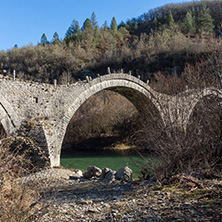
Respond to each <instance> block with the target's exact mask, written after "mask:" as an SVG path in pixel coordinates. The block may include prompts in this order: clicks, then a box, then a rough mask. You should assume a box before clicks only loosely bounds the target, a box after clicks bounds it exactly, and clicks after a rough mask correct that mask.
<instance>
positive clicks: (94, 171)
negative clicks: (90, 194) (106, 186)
mask: <svg viewBox="0 0 222 222" xmlns="http://www.w3.org/2000/svg"><path fill="white" fill-rule="evenodd" d="M101 173H102V170H101V169H100V168H98V167H96V166H89V167H88V168H87V172H85V173H84V174H83V177H84V178H86V179H90V178H92V177H100V176H101Z"/></svg>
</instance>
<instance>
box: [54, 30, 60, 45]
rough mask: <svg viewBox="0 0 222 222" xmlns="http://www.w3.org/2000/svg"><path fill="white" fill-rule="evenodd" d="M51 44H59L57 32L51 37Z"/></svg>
mask: <svg viewBox="0 0 222 222" xmlns="http://www.w3.org/2000/svg"><path fill="white" fill-rule="evenodd" d="M52 43H53V44H59V43H60V40H59V34H58V33H57V32H55V33H54V35H53V38H52Z"/></svg>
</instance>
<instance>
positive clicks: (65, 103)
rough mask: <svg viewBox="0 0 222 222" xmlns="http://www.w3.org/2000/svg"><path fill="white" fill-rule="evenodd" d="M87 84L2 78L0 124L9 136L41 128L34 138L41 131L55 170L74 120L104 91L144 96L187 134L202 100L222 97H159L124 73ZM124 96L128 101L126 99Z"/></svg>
mask: <svg viewBox="0 0 222 222" xmlns="http://www.w3.org/2000/svg"><path fill="white" fill-rule="evenodd" d="M87 80H88V81H82V82H81V81H79V82H76V83H74V84H71V85H50V84H44V83H37V82H30V81H23V80H17V79H15V80H13V79H10V78H6V77H3V76H1V78H0V121H1V123H2V125H3V127H4V130H5V132H6V133H7V135H13V134H16V133H17V132H18V130H19V128H20V127H21V124H22V122H23V121H31V122H33V123H35V124H36V126H38V127H36V131H35V130H32V133H31V134H32V135H33V136H35V133H36V137H38V132H39V128H41V131H42V132H43V134H44V137H45V147H46V148H47V149H48V152H49V157H50V161H51V166H52V167H53V166H59V165H60V153H61V146H62V142H63V139H64V135H65V132H66V129H67V126H68V124H69V122H70V120H71V118H72V116H73V115H74V114H75V112H76V111H77V110H78V108H79V107H80V106H81V105H82V104H83V103H84V102H85V101H86V100H87V99H88V98H89V97H90V96H92V95H93V94H95V93H97V92H99V91H101V90H105V89H110V90H114V91H117V92H119V93H121V90H122V89H129V90H132V92H133V93H134V94H139V95H142V96H143V97H144V98H146V99H148V100H149V101H151V102H152V103H153V104H154V106H155V107H156V109H157V111H158V112H159V116H160V118H161V119H162V122H163V124H164V125H165V126H170V127H178V128H180V129H181V130H184V131H186V126H187V124H188V121H189V118H190V116H191V114H192V111H193V109H194V107H195V106H196V104H197V103H198V101H199V100H200V99H201V98H203V97H205V96H208V95H212V94H213V95H215V96H218V97H222V90H221V89H216V88H205V89H204V90H187V91H185V92H183V93H181V94H179V95H176V96H169V95H166V94H161V93H158V92H156V91H155V90H153V89H152V88H151V87H150V86H149V85H148V84H146V83H144V82H143V81H141V80H140V79H138V78H136V77H134V76H131V75H129V74H123V73H112V74H107V75H104V76H98V77H97V78H95V79H93V80H89V78H87ZM122 92H124V90H122ZM123 95H124V93H123ZM124 96H125V97H126V98H127V95H124ZM128 99H129V100H130V101H131V102H132V103H133V104H134V103H135V104H134V105H135V106H136V107H137V105H138V104H136V103H141V105H143V102H144V101H145V100H144V101H142V100H141V102H140V101H136V102H135V100H133V99H131V98H128ZM34 129H35V128H34ZM37 129H38V130H37Z"/></svg>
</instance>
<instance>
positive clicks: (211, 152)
mask: <svg viewBox="0 0 222 222" xmlns="http://www.w3.org/2000/svg"><path fill="white" fill-rule="evenodd" d="M186 137H187V138H189V143H188V145H189V147H191V148H190V150H192V156H193V165H194V167H196V168H199V169H201V170H203V171H206V170H207V171H208V173H209V172H211V170H212V172H214V173H215V172H216V170H217V169H219V168H218V167H219V164H220V163H221V161H222V98H219V97H217V96H215V95H208V96H205V97H203V98H201V99H200V101H199V102H198V103H197V104H196V106H195V107H194V110H193V112H192V114H191V116H190V119H189V122H188V126H187V136H186ZM195 160H198V161H196V162H195ZM195 164H196V165H195ZM207 176H209V175H207Z"/></svg>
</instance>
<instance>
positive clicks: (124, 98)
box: [61, 87, 163, 168]
mask: <svg viewBox="0 0 222 222" xmlns="http://www.w3.org/2000/svg"><path fill="white" fill-rule="evenodd" d="M151 119H153V121H152V125H153V126H154V125H155V124H156V121H157V119H158V121H159V122H161V124H163V122H162V118H161V117H160V114H159V111H158V110H157V108H156V107H155V106H154V105H153V104H152V102H151V101H150V99H148V98H147V97H146V96H145V95H143V94H142V93H141V92H138V91H136V90H133V89H130V88H127V87H112V88H109V89H108V90H102V91H100V92H98V93H96V94H94V95H92V96H91V97H90V98H89V99H87V100H86V101H85V102H84V103H83V104H82V105H81V106H80V108H79V109H78V110H77V111H76V113H75V114H74V115H73V117H72V119H71V120H70V122H69V124H68V126H67V129H66V133H65V136H64V139H63V143H62V150H61V151H62V152H61V156H62V161H61V164H62V165H63V164H64V161H63V158H64V160H65V159H66V157H67V156H69V154H70V153H71V154H70V155H72V154H73V155H77V156H78V155H84V153H83V152H81V151H82V150H83V151H84V152H85V151H87V152H85V153H86V155H88V154H89V153H90V152H91V153H92V152H93V153H94V154H95V153H98V152H99V153H100V154H101V155H105V156H107V155H111V156H112V155H113V154H114V153H115V154H117V153H119V154H121V155H124V156H126V155H128V154H129V152H128V151H129V150H130V151H132V150H133V149H134V148H135V147H136V146H137V144H139V145H140V146H141V147H142V143H143V142H145V141H146V142H147V141H148V140H147V139H146V140H145V139H143V142H142V139H141V136H142V135H139V136H138V133H137V132H138V131H139V128H140V127H141V126H142V127H143V129H145V127H146V126H147V125H149V126H151ZM159 122H158V124H159ZM139 139H141V141H138V140H139ZM131 148H133V149H131ZM123 149H124V151H123ZM126 149H127V151H126ZM88 151H89V152H88ZM130 154H131V152H130ZM94 165H96V162H95V163H94ZM66 167H67V165H66ZM76 167H77V168H78V166H76ZM86 167H87V166H86ZM104 167H107V166H104Z"/></svg>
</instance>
